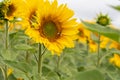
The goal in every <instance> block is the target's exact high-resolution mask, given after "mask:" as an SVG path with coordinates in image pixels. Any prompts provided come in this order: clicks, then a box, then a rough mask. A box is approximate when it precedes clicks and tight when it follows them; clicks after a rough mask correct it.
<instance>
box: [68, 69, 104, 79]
mask: <svg viewBox="0 0 120 80" xmlns="http://www.w3.org/2000/svg"><path fill="white" fill-rule="evenodd" d="M67 80H105V79H104V77H103V75H102V73H101V72H99V71H98V70H89V71H85V72H79V73H77V74H76V75H75V76H74V77H72V78H69V79H67Z"/></svg>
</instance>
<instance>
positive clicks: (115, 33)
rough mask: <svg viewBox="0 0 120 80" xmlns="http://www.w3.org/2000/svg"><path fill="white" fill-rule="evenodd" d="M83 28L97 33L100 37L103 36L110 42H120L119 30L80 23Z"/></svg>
mask: <svg viewBox="0 0 120 80" xmlns="http://www.w3.org/2000/svg"><path fill="white" fill-rule="evenodd" d="M82 23H83V24H84V25H85V27H86V28H87V29H89V30H91V31H92V32H97V33H99V34H101V35H104V36H106V37H108V38H110V39H112V40H115V41H117V42H120V30H117V29H113V28H110V27H108V26H101V25H99V24H92V23H88V22H84V21H82Z"/></svg>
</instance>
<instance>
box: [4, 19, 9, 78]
mask: <svg viewBox="0 0 120 80" xmlns="http://www.w3.org/2000/svg"><path fill="white" fill-rule="evenodd" d="M8 22H9V21H8V20H7V19H5V49H6V51H7V50H8V44H9V33H8V28H9V27H8ZM4 79H5V80H8V77H7V65H5V67H4Z"/></svg>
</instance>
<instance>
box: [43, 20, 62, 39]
mask: <svg viewBox="0 0 120 80" xmlns="http://www.w3.org/2000/svg"><path fill="white" fill-rule="evenodd" d="M43 34H44V36H45V37H47V38H48V39H49V40H55V39H56V38H58V37H59V36H60V31H59V29H58V27H57V25H56V24H55V23H54V22H47V23H45V24H44V25H43Z"/></svg>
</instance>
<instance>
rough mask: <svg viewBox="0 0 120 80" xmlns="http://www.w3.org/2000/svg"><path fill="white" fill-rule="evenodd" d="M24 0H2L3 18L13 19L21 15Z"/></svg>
mask: <svg viewBox="0 0 120 80" xmlns="http://www.w3.org/2000/svg"><path fill="white" fill-rule="evenodd" d="M24 5H25V2H24V0H6V1H4V2H3V5H2V7H3V12H4V15H5V18H6V19H8V20H11V19H14V18H15V17H21V16H22V15H23V12H24V11H25V10H24V8H25V6H24Z"/></svg>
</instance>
